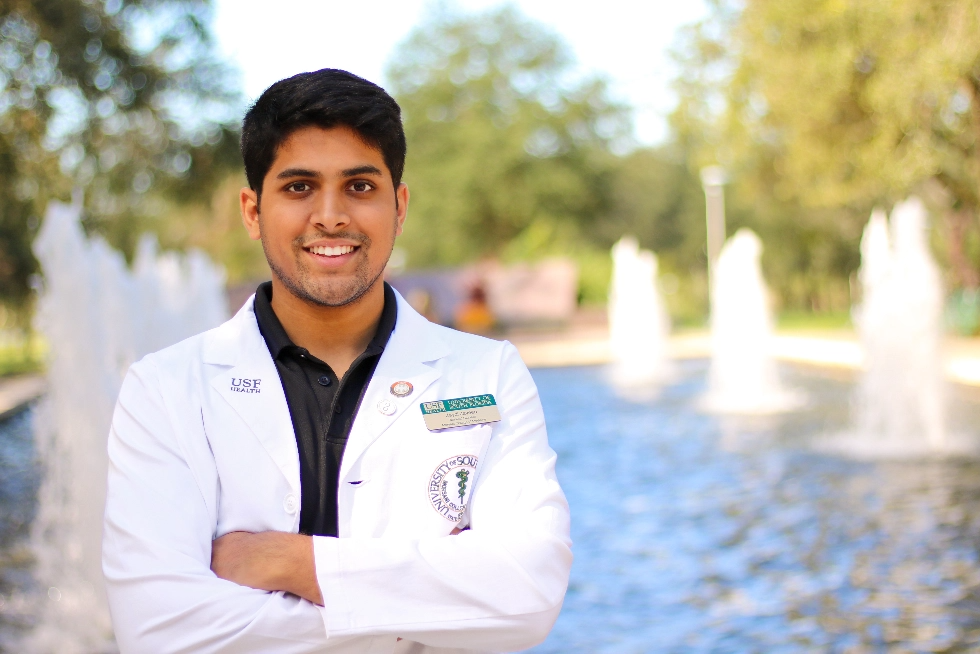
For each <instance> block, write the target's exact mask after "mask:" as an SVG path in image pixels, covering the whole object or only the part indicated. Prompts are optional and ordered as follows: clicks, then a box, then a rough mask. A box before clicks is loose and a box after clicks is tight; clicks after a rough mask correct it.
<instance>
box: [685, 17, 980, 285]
mask: <svg viewBox="0 0 980 654" xmlns="http://www.w3.org/2000/svg"><path fill="white" fill-rule="evenodd" d="M977 34H980V5H978V4H977V3H976V2H975V0H820V1H818V2H811V1H807V0H747V1H746V2H739V3H735V2H730V1H728V0H716V1H715V2H714V3H713V4H712V12H711V16H710V17H709V18H708V19H707V20H706V21H704V22H702V23H700V24H698V25H696V26H695V27H694V28H692V29H691V30H690V32H689V33H688V36H687V38H686V39H685V41H684V42H683V43H682V44H681V46H680V48H679V50H678V52H679V59H680V60H681V62H682V74H681V75H680V76H679V79H678V90H679V92H680V97H681V101H680V104H679V107H678V111H677V112H676V114H675V115H674V125H675V127H676V128H677V131H678V134H679V137H680V139H681V140H682V141H684V142H685V143H687V144H689V145H690V147H691V150H692V151H695V152H696V153H697V154H696V157H695V161H696V163H697V164H704V163H709V162H710V163H713V162H720V163H722V164H723V165H725V166H727V167H728V168H730V169H731V170H732V172H733V177H734V178H735V180H736V181H735V186H736V195H737V196H739V198H738V200H737V201H738V202H741V203H742V206H743V207H744V208H745V209H747V210H749V211H754V212H756V213H761V214H766V213H768V214H770V215H780V214H781V216H782V217H781V218H778V220H776V221H775V222H774V223H773V225H774V226H775V225H776V224H779V225H781V226H782V227H783V228H782V232H783V236H784V237H790V238H791V239H792V238H795V239H796V241H797V243H799V244H800V245H801V247H797V246H796V243H793V244H792V245H791V247H790V248H789V250H795V251H797V252H803V253H805V252H807V251H808V249H807V248H808V244H807V237H806V234H809V235H810V236H813V235H814V234H820V237H819V238H817V239H816V240H817V241H821V242H823V243H825V244H826V243H828V242H829V241H833V240H835V238H836V240H837V241H839V243H838V245H837V246H834V247H844V248H849V249H851V250H853V251H854V252H856V249H857V248H856V246H857V239H858V238H859V234H860V225H861V224H862V223H863V222H864V221H866V220H867V215H868V212H869V211H870V209H871V207H872V206H874V205H876V204H884V205H889V204H891V203H893V202H895V201H896V200H899V199H901V198H903V197H904V196H906V195H908V194H910V193H915V192H919V193H925V194H927V195H929V196H930V197H932V198H933V200H934V201H935V203H936V206H937V207H938V208H940V211H939V212H938V213H939V214H940V217H941V218H942V223H943V224H942V225H941V229H940V232H942V233H943V234H945V235H947V236H948V239H947V242H946V247H945V248H944V249H945V252H944V254H945V255H946V257H947V258H948V259H950V261H951V263H953V264H954V268H956V267H957V261H958V262H959V263H958V272H957V273H956V275H955V276H954V280H953V281H954V283H958V284H963V283H968V284H971V285H975V284H976V282H977V275H976V270H977V263H978V261H977V259H976V258H974V259H973V261H972V262H971V261H968V258H969V253H968V252H967V251H966V250H967V248H968V243H967V242H966V241H968V240H969V238H970V236H969V232H971V231H972V232H974V236H973V237H972V238H974V239H975V238H976V230H977V227H978V225H980V223H978V219H980V40H978V39H977ZM936 189H939V190H940V191H941V192H940V193H936ZM793 221H795V222H797V223H799V224H800V227H801V228H800V230H798V231H799V233H798V234H796V235H795V236H794V235H790V234H787V233H786V232H787V230H786V229H785V226H786V225H787V224H791V223H792V222H793ZM835 230H836V232H837V233H836V234H834V232H835ZM790 243H792V240H791V242H790ZM783 245H784V244H783V243H779V245H778V246H779V247H780V248H781V249H782V248H783ZM811 252H812V251H811ZM957 257H958V259H957ZM818 258H819V257H818ZM823 258H824V259H826V260H828V261H831V260H832V261H836V262H837V263H836V264H833V265H832V266H831V267H830V268H825V269H823V270H819V269H816V270H811V271H810V272H811V273H817V274H821V273H823V274H835V275H840V274H845V275H846V273H847V271H846V270H845V269H843V268H846V267H847V266H853V265H856V256H850V257H848V256H846V255H845V254H844V253H842V252H838V253H837V254H833V255H830V256H825V257H823ZM770 259H771V258H770ZM971 268H972V271H971Z"/></svg>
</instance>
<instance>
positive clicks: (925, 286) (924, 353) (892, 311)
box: [828, 197, 974, 458]
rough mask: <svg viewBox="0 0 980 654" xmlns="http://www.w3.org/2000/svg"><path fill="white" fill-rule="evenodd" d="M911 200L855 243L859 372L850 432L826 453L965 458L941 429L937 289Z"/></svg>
mask: <svg viewBox="0 0 980 654" xmlns="http://www.w3.org/2000/svg"><path fill="white" fill-rule="evenodd" d="M926 227H927V214H926V209H925V207H924V205H923V204H922V202H921V201H920V200H919V199H918V198H914V197H913V198H910V199H908V200H906V201H905V202H902V203H900V204H898V205H896V206H895V208H894V210H893V211H892V214H891V221H890V224H889V220H888V219H887V218H886V217H885V213H884V212H883V211H881V210H876V211H874V212H873V213H872V215H871V219H870V220H869V221H868V225H867V227H865V230H864V235H863V237H862V239H861V269H860V271H859V279H860V281H861V287H862V302H861V304H860V306H856V307H855V308H854V310H853V316H854V322H855V324H856V326H857V331H858V336H859V338H860V340H861V344H862V346H863V348H864V354H865V369H864V371H863V373H862V375H861V378H860V381H859V383H858V387H857V389H856V391H855V396H854V403H853V416H854V417H853V423H854V428H853V431H852V432H850V433H848V434H845V435H842V436H840V437H837V438H835V439H833V440H832V441H830V442H829V443H828V445H829V446H830V447H833V448H834V449H836V450H839V451H842V452H845V453H847V454H851V455H855V456H859V457H862V458H908V457H921V456H929V455H946V454H959V453H966V452H968V451H970V450H972V449H973V448H974V445H973V444H972V443H971V442H968V441H967V440H964V439H961V438H956V437H953V436H952V435H950V434H949V433H948V432H947V429H946V411H945V405H946V398H945V393H944V388H943V387H944V378H943V367H942V310H943V288H942V281H941V277H940V273H939V268H938V266H937V265H936V263H935V261H934V259H933V257H932V254H931V253H930V251H929V244H928V238H927V230H926Z"/></svg>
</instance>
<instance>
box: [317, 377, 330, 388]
mask: <svg viewBox="0 0 980 654" xmlns="http://www.w3.org/2000/svg"><path fill="white" fill-rule="evenodd" d="M317 382H319V384H320V386H329V385H330V378H329V377H327V376H326V375H320V378H319V379H317Z"/></svg>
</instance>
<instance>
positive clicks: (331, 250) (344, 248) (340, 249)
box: [306, 245, 358, 257]
mask: <svg viewBox="0 0 980 654" xmlns="http://www.w3.org/2000/svg"><path fill="white" fill-rule="evenodd" d="M357 248H358V246H356V245H336V246H333V247H330V246H328V245H312V246H309V247H307V248H306V250H307V251H309V252H312V253H313V254H316V255H319V256H322V257H339V256H343V255H345V254H350V253H351V252H353V251H354V250H356V249H357Z"/></svg>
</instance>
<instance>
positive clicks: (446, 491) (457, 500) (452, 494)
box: [428, 454, 479, 522]
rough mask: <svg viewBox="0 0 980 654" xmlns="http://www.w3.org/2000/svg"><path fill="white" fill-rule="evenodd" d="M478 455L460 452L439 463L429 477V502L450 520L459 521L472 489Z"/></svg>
mask: <svg viewBox="0 0 980 654" xmlns="http://www.w3.org/2000/svg"><path fill="white" fill-rule="evenodd" d="M478 461H479V458H478V457H475V456H473V455H471V454H460V455H458V456H454V457H452V458H449V459H446V460H445V461H443V462H442V463H440V464H439V467H438V468H436V469H435V471H433V473H432V475H431V476H430V477H429V488H428V493H429V503H430V504H432V508H433V509H435V510H436V512H437V513H439V515H441V516H442V517H444V518H445V519H446V520H449V521H450V522H459V521H460V520H461V519H462V517H463V510H464V509H465V508H466V501H467V500H468V499H469V497H470V494H471V493H472V490H473V482H474V481H475V476H476V465H477V463H478Z"/></svg>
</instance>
